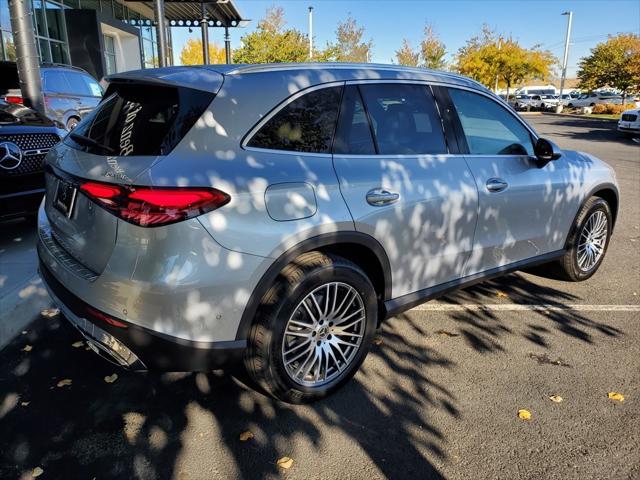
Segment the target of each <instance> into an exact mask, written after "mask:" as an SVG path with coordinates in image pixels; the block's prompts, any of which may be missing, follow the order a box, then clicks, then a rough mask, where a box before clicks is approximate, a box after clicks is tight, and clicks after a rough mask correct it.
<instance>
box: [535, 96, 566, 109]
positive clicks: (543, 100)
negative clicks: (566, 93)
mask: <svg viewBox="0 0 640 480" xmlns="http://www.w3.org/2000/svg"><path fill="white" fill-rule="evenodd" d="M558 103H559V100H558V97H557V96H555V95H549V94H546V95H533V96H532V97H531V106H532V107H533V108H535V109H538V110H550V109H552V108H555V107H557V106H558Z"/></svg>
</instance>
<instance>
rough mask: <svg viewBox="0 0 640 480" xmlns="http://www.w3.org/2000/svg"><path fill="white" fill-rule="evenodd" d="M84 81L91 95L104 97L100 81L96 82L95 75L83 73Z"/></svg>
mask: <svg viewBox="0 0 640 480" xmlns="http://www.w3.org/2000/svg"><path fill="white" fill-rule="evenodd" d="M82 81H83V82H84V83H85V85H86V86H87V88H88V89H89V92H90V94H91V96H93V97H102V93H103V92H102V87H101V86H100V84H99V83H98V82H96V81H95V80H94V79H93V77H91V76H89V75H85V74H82Z"/></svg>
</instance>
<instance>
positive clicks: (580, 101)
mask: <svg viewBox="0 0 640 480" xmlns="http://www.w3.org/2000/svg"><path fill="white" fill-rule="evenodd" d="M605 103H611V104H613V105H622V97H621V96H620V95H617V94H615V93H611V92H592V93H583V94H582V95H580V96H579V97H578V98H574V99H572V100H571V101H569V102H568V103H567V106H568V107H593V106H594V105H598V104H605Z"/></svg>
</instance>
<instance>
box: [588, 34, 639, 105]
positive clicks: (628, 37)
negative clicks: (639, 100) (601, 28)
mask: <svg viewBox="0 0 640 480" xmlns="http://www.w3.org/2000/svg"><path fill="white" fill-rule="evenodd" d="M578 78H579V79H580V88H584V89H586V90H593V89H594V88H600V87H613V88H616V89H618V90H621V91H622V99H623V103H626V101H627V92H628V91H630V90H640V36H638V35H635V34H631V33H629V34H621V35H618V36H615V37H610V38H609V39H608V40H607V41H606V42H602V43H599V44H598V45H596V46H595V48H592V49H591V55H589V56H587V57H584V58H582V59H581V60H580V63H579V69H578Z"/></svg>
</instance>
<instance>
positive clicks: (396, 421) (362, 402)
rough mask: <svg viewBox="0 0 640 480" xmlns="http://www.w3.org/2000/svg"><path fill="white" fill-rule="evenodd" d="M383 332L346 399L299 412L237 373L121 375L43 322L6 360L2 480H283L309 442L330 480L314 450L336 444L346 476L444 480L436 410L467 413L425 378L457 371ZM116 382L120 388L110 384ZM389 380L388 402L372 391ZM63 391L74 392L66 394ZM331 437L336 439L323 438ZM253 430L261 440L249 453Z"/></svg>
mask: <svg viewBox="0 0 640 480" xmlns="http://www.w3.org/2000/svg"><path fill="white" fill-rule="evenodd" d="M385 330H386V333H385V336H384V338H385V340H384V342H385V345H384V346H385V348H384V349H381V348H378V347H376V346H373V349H374V351H373V352H372V354H373V355H371V357H373V358H375V359H376V360H374V361H373V362H372V361H369V362H367V364H365V366H364V367H363V369H362V370H361V372H360V373H358V375H357V376H356V378H355V379H354V380H352V381H351V382H349V383H348V384H347V385H346V386H345V387H344V388H343V389H342V390H340V391H339V392H337V393H336V394H335V395H333V396H332V397H330V398H327V399H325V400H324V401H321V402H317V403H315V404H313V405H305V406H292V405H286V404H283V403H280V402H277V401H275V400H272V399H271V398H269V397H266V396H264V395H262V394H260V393H258V392H255V391H253V390H251V389H249V388H247V387H246V386H245V385H243V384H242V383H241V382H240V381H238V380H237V379H236V378H234V377H233V376H232V375H230V374H228V373H221V372H213V373H208V374H204V373H193V374H191V373H189V374H179V373H175V374H135V373H129V372H125V371H122V370H120V369H119V368H117V367H114V366H111V365H110V364H108V363H107V362H105V361H104V360H102V359H101V358H99V357H97V356H96V355H94V354H93V353H92V352H89V351H86V350H85V348H86V347H85V346H84V345H81V346H78V347H74V346H73V344H74V343H76V342H78V341H79V340H80V336H79V335H78V334H77V333H76V332H75V330H74V329H73V328H72V327H71V326H69V325H68V324H67V322H66V321H65V320H64V319H63V318H57V317H56V318H51V319H47V318H40V319H39V320H37V321H36V322H34V323H33V324H32V325H31V327H30V328H29V330H28V332H27V333H26V334H23V335H20V336H19V337H18V338H16V339H15V340H14V341H13V342H12V343H11V344H10V345H9V346H8V347H7V348H5V349H4V350H3V351H2V352H0V365H2V369H1V372H2V373H1V374H0V405H1V407H0V431H2V433H3V434H2V436H0V452H2V453H1V456H0V459H1V460H0V478H3V479H4V478H20V477H21V476H25V477H26V478H28V477H29V476H30V474H31V471H32V469H33V468H35V467H41V468H43V470H44V471H45V473H46V474H47V478H65V479H67V478H94V477H95V478H142V479H152V478H181V479H187V478H264V477H277V476H279V475H280V474H281V473H283V472H284V470H282V469H280V467H278V466H277V465H276V460H277V459H278V458H280V457H282V456H284V455H291V453H290V452H291V450H292V449H293V448H294V445H296V444H298V443H300V442H302V443H306V444H308V445H309V448H310V449H311V450H312V451H311V452H310V455H315V456H316V457H317V461H318V463H319V467H318V472H322V471H323V468H322V464H323V463H324V462H325V460H323V458H322V454H321V453H316V452H314V451H313V450H315V449H318V450H319V451H321V450H322V448H326V445H324V446H323V444H326V443H327V442H331V441H333V438H336V439H338V440H337V441H344V442H345V444H344V449H343V451H344V455H345V458H344V459H342V460H338V461H337V463H338V465H339V464H340V463H341V462H344V463H343V465H342V467H337V468H338V470H339V471H340V469H343V471H344V472H345V474H346V473H347V472H348V471H350V470H349V463H348V462H347V461H346V459H348V458H349V451H350V450H351V449H354V448H355V449H359V450H361V451H363V452H364V453H365V454H366V456H367V457H368V458H369V459H370V461H371V462H372V463H373V464H375V466H376V467H377V468H378V469H379V471H380V472H382V473H383V475H384V476H386V477H395V478H399V477H411V478H416V477H420V478H434V479H437V478H442V477H441V475H440V474H439V473H438V471H437V469H436V468H435V467H434V466H433V465H432V463H431V462H430V461H429V460H428V459H427V456H428V455H434V456H435V457H437V458H444V456H445V454H444V449H443V443H444V442H445V439H444V437H443V434H442V433H441V432H440V431H438V430H437V429H436V428H435V427H433V426H432V425H430V423H429V416H430V411H429V410H430V409H443V410H444V411H445V412H446V414H447V415H451V416H453V417H457V416H458V415H459V412H458V411H457V408H456V406H455V403H456V400H455V396H454V395H453V393H452V392H450V391H448V390H447V388H446V387H444V386H442V385H438V384H436V383H434V382H432V381H430V379H429V373H428V372H429V369H430V368H451V367H452V364H451V363H450V362H449V361H448V360H447V359H445V358H443V357H441V356H440V355H438V354H437V353H436V352H434V351H432V350H430V349H424V348H422V347H421V346H420V344H419V339H418V340H417V341H416V342H415V343H414V342H412V341H408V340H407V339H405V338H403V337H402V336H400V335H398V334H394V332H393V331H392V329H391V327H390V326H389V325H388V326H385ZM25 345H29V346H31V350H30V351H24V350H23V348H24V346H25ZM371 357H370V358H371ZM389 371H393V372H394V375H393V376H392V378H389V373H388V372H389ZM114 372H117V373H118V378H117V380H116V381H115V382H114V383H107V382H106V381H105V380H104V377H106V376H109V375H111V374H112V373H114ZM382 376H386V377H387V378H386V379H385V381H386V383H387V386H386V388H385V390H384V391H382V392H380V391H379V390H376V389H374V388H371V384H372V382H376V381H378V380H379V379H380V378H381V377H382ZM66 379H70V380H71V384H70V385H65V386H58V384H59V382H60V381H62V380H66ZM408 379H410V380H409V381H407V380H408ZM426 407H429V408H426ZM323 426H329V430H331V431H334V432H335V435H334V436H331V437H330V438H329V437H327V438H324V437H325V436H326V435H327V434H326V433H324V431H325V430H327V429H326V428H325V427H323ZM417 426H420V431H421V435H419V436H416V435H415V432H413V430H414V429H415V428H417ZM245 430H250V431H251V432H252V433H253V434H254V435H255V438H254V439H252V440H250V441H249V442H241V441H240V440H239V435H240V434H241V433H242V432H243V431H245ZM427 454H428V455H427ZM212 457H218V458H214V460H213V461H212V460H211V459H212ZM334 468H335V467H334ZM292 471H293V470H292ZM333 471H334V472H335V470H333ZM294 475H297V476H298V477H300V476H301V472H300V471H298V473H297V474H294ZM320 475H321V476H322V474H320ZM327 475H329V473H328V471H327ZM302 476H304V475H302Z"/></svg>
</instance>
